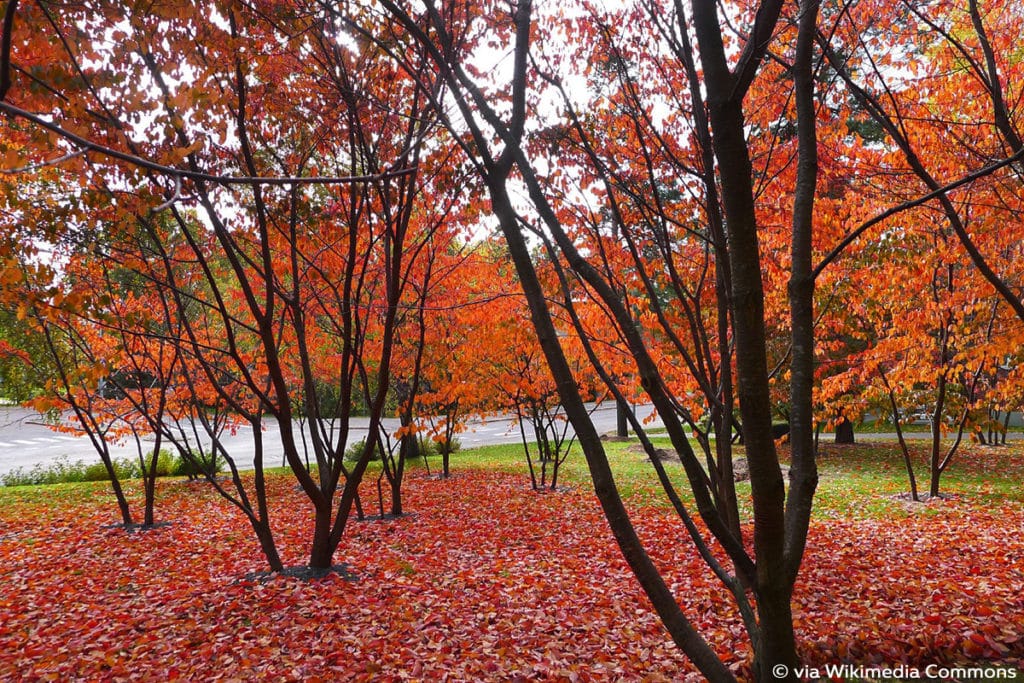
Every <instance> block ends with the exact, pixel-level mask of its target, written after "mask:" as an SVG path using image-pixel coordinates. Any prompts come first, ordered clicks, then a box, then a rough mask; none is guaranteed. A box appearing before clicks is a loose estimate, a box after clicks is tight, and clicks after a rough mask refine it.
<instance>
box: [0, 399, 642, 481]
mask: <svg viewBox="0 0 1024 683" xmlns="http://www.w3.org/2000/svg"><path fill="white" fill-rule="evenodd" d="M650 410H651V409H650V408H649V407H644V406H641V407H639V408H637V414H638V415H639V416H641V417H644V416H646V415H648V414H649V413H650ZM593 417H594V422H595V425H596V426H597V429H598V431H600V432H602V433H605V432H611V431H614V430H615V408H614V405H612V404H608V405H606V406H601V407H599V408H597V410H595V411H594V413H593ZM386 425H387V426H388V428H389V430H390V431H391V432H392V433H393V432H394V431H395V430H397V429H398V420H396V419H390V420H387V421H386ZM368 428H369V421H368V420H367V419H366V418H356V419H355V420H354V424H353V430H352V433H351V440H355V441H358V440H360V439H362V438H365V436H366V434H367V431H368ZM280 433H281V432H280V427H279V425H277V423H275V422H273V421H270V422H268V423H267V425H266V426H265V428H264V432H263V440H264V448H265V455H264V464H265V465H267V466H276V465H281V464H283V462H284V449H283V447H282V445H281V437H280ZM252 436H253V435H252V430H251V429H248V428H241V429H239V430H238V431H237V432H236V433H234V434H230V435H225V436H223V437H222V441H223V443H224V445H225V447H226V448H227V450H228V453H230V454H231V456H232V458H234V460H235V462H236V463H237V464H238V466H239V467H241V468H243V469H245V468H251V467H252V448H253V447H252ZM458 438H459V440H460V441H461V442H462V445H463V447H473V446H485V445H493V444H503V443H516V442H518V441H519V439H520V436H519V428H518V427H517V426H516V423H515V422H514V421H513V420H511V419H509V418H507V417H500V416H499V417H495V418H492V419H488V420H486V421H482V420H473V421H471V422H470V423H469V424H468V425H467V429H466V431H464V432H463V433H461V434H459V435H458ZM150 443H151V441H150ZM144 445H145V441H144ZM112 452H113V455H114V457H115V458H118V457H126V456H135V455H136V454H137V450H136V447H135V445H134V444H123V445H119V446H116V447H114V448H113V449H112ZM61 458H65V459H67V460H68V461H70V462H75V461H83V462H86V463H94V462H99V461H100V458H99V455H98V454H97V453H96V451H95V449H94V448H93V446H92V443H91V442H90V441H89V439H88V438H87V437H85V436H75V435H72V434H64V433H58V432H55V431H53V430H52V429H50V428H49V427H48V426H46V425H45V424H44V423H43V421H42V419H41V418H40V416H39V415H38V413H36V412H34V411H31V410H26V409H24V408H21V407H13V406H0V474H4V473H6V472H10V471H12V470H15V469H18V468H23V469H25V470H28V469H31V468H32V467H33V466H35V465H37V464H43V465H45V464H49V463H53V462H55V461H57V460H59V459H61Z"/></svg>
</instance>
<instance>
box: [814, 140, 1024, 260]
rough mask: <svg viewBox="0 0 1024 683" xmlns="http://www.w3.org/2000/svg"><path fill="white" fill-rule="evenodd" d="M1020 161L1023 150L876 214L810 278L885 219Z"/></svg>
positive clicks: (837, 247) (828, 257)
mask: <svg viewBox="0 0 1024 683" xmlns="http://www.w3.org/2000/svg"><path fill="white" fill-rule="evenodd" d="M1021 159H1024V148H1022V149H1020V150H1018V151H1017V152H1016V153H1015V154H1014V155H1013V156H1009V157H1006V158H1005V159H1002V160H1001V161H997V162H996V163H994V164H989V165H988V166H984V167H982V168H979V169H978V170H976V171H974V172H972V173H968V174H967V175H965V176H964V177H963V178H960V179H958V180H954V181H953V182H951V183H949V184H947V185H943V186H942V187H940V188H937V189H935V190H932V191H931V192H929V193H928V194H924V195H921V196H920V197H918V198H917V199H911V200H909V201H906V202H903V203H902V204H897V205H896V206H894V207H891V208H889V209H886V210H885V211H883V212H882V213H880V214H878V215H877V216H875V217H874V218H871V219H869V220H867V221H864V222H863V223H861V224H860V225H859V226H858V227H857V228H856V229H855V230H853V231H852V232H851V233H850V234H849V235H847V236H846V237H844V238H843V240H842V241H841V242H840V243H839V244H837V245H836V246H835V247H833V249H832V251H830V252H829V253H828V254H826V255H825V258H823V259H822V260H821V262H820V263H818V265H817V266H815V268H814V271H813V272H812V273H811V276H812V277H814V278H815V279H816V278H817V277H818V276H819V275H821V273H822V271H823V270H825V268H827V267H828V266H829V265H830V264H831V263H832V262H833V261H835V260H836V259H837V258H839V256H840V255H841V254H842V253H843V251H844V250H845V249H846V248H847V247H848V246H850V245H851V244H852V243H853V242H854V241H855V240H856V239H857V238H858V237H860V236H861V235H863V234H864V232H865V231H867V230H868V229H869V228H872V227H874V226H875V225H878V224H879V223H881V222H882V221H884V220H885V219H887V218H891V217H893V216H895V215H897V214H900V213H903V212H904V211H909V210H910V209H914V208H916V207H918V206H921V205H922V204H927V203H928V202H930V201H931V200H933V199H935V198H937V197H942V196H943V195H945V194H947V193H949V192H952V191H953V190H955V189H957V188H960V187H963V186H964V185H969V184H970V183H973V182H974V181H975V180H978V179H980V178H984V177H985V176H988V175H991V174H993V173H995V172H996V171H998V170H999V169H1001V168H1006V167H1007V166H1010V165H1012V164H1015V163H1016V162H1018V161H1020V160H1021Z"/></svg>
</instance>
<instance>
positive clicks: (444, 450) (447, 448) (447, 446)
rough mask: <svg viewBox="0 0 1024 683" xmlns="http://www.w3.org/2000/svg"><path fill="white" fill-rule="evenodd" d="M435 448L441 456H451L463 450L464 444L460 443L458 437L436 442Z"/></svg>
mask: <svg viewBox="0 0 1024 683" xmlns="http://www.w3.org/2000/svg"><path fill="white" fill-rule="evenodd" d="M434 448H435V449H437V452H438V454H439V455H451V454H452V453H457V452H458V451H459V449H461V448H462V442H461V441H459V438H458V437H457V436H453V437H452V438H451V440H449V441H445V440H441V441H435V442H434Z"/></svg>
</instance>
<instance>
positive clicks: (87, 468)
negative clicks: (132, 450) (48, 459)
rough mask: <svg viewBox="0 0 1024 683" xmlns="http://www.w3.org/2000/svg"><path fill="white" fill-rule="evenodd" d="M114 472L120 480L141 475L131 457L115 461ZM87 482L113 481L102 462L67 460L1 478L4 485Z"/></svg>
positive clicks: (13, 471) (37, 465)
mask: <svg viewBox="0 0 1024 683" xmlns="http://www.w3.org/2000/svg"><path fill="white" fill-rule="evenodd" d="M114 472H115V473H117V478H118V479H134V478H137V477H138V476H139V466H138V464H137V463H136V462H135V461H134V460H133V459H131V458H120V459H117V460H114ZM83 481H110V476H109V475H108V474H107V468H106V467H105V466H104V465H103V463H102V462H95V463H86V462H83V461H81V460H76V461H75V462H70V461H68V459H67V458H58V459H57V460H56V461H55V462H52V463H48V464H43V463H38V464H36V465H33V466H32V469H29V470H26V469H25V468H23V467H19V468H17V469H15V470H11V471H10V472H8V473H6V474H4V475H0V484H3V485H4V486H40V485H43V484H73V483H78V482H83Z"/></svg>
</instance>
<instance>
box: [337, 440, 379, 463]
mask: <svg viewBox="0 0 1024 683" xmlns="http://www.w3.org/2000/svg"><path fill="white" fill-rule="evenodd" d="M365 449H366V439H360V440H359V441H356V442H354V443H351V444H349V445H348V448H346V449H345V456H344V457H345V462H358V461H359V458H361V457H363V451H364V450H365ZM370 460H371V461H374V460H380V453H379V452H378V448H377V444H374V445H373V452H372V453H370Z"/></svg>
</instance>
